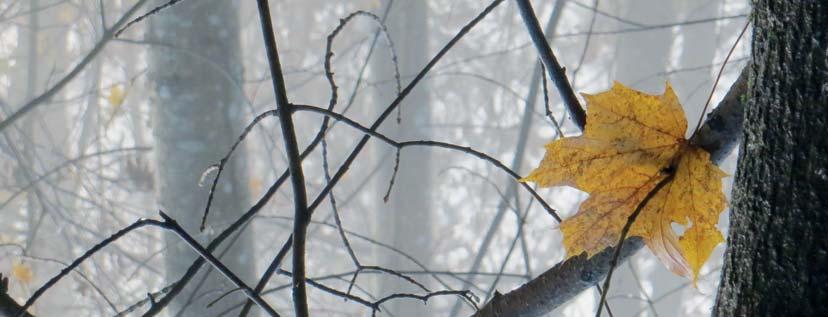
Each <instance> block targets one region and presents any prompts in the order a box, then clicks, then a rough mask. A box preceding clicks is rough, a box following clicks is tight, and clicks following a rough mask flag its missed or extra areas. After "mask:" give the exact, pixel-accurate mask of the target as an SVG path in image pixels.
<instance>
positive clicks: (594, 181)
mask: <svg viewBox="0 0 828 317" xmlns="http://www.w3.org/2000/svg"><path fill="white" fill-rule="evenodd" d="M583 96H584V98H586V101H587V111H588V112H587V125H586V128H585V131H584V133H583V134H582V135H581V136H577V137H567V138H563V139H559V140H556V141H554V142H552V143H550V144H548V145H547V146H546V155H545V157H544V158H543V161H542V162H541V163H540V166H538V168H536V169H535V170H533V171H532V172H531V173H530V174H529V176H527V177H526V178H524V179H523V180H522V181H531V182H535V183H537V184H538V185H540V186H541V187H549V186H560V185H568V186H572V187H575V188H578V189H580V190H583V191H585V192H587V193H589V198H587V200H586V201H584V202H583V203H582V204H581V206H580V208H579V211H578V213H577V214H576V215H574V216H572V217H570V218H568V219H566V220H564V221H563V222H562V223H561V231H562V232H563V235H564V246H565V248H566V251H567V256H568V257H573V256H576V255H578V254H581V253H583V252H586V253H587V256H592V255H594V254H596V253H598V252H601V251H602V250H604V249H605V248H607V247H613V246H615V244H617V243H618V239H619V238H620V236H621V232H622V229H623V228H624V225H625V224H626V223H627V219H628V217H629V216H630V215H631V214H632V213H633V212H634V211H635V209H636V208H637V207H638V206H639V205H640V204H641V203H642V202H643V201H644V199H645V197H646V196H647V195H648V194H649V193H650V191H652V190H653V189H654V188H655V187H656V186H657V185H658V183H659V182H661V181H662V180H664V179H665V178H666V177H668V176H669V175H670V174H671V173H672V174H673V179H672V180H670V181H669V183H666V184H665V185H664V186H663V187H662V188H661V189H660V190H659V191H658V192H657V193H655V195H653V197H652V198H651V199H650V200H649V201H648V202H647V203H646V205H644V206H643V207H642V209H641V212H640V214H639V215H638V217H637V218H636V221H635V223H633V225H632V227H631V228H630V232H629V236H631V237H632V236H638V237H641V238H643V239H644V241H645V243H646V244H647V246H648V247H649V248H650V250H651V251H652V252H653V253H654V254H655V255H657V256H658V257H659V258H660V259H661V261H662V263H664V264H665V265H666V266H667V267H668V268H669V269H670V270H671V271H673V272H674V273H676V274H678V275H682V276H688V277H691V278H692V279H693V281H694V282H695V281H696V278H697V276H698V272H699V270H700V269H701V266H702V265H703V264H704V262H706V261H707V258H708V257H710V253H711V252H712V251H713V248H714V247H715V246H716V245H717V244H719V243H720V242H722V241H723V239H722V234H721V233H720V232H719V230H718V229H717V228H716V223H717V222H718V220H719V214H720V213H721V212H722V211H723V210H724V208H725V204H726V203H725V197H724V194H723V193H722V184H721V179H722V177H724V176H726V174H725V173H724V172H722V171H721V170H720V169H719V168H718V167H716V166H715V165H713V163H712V162H710V155H709V154H708V153H707V152H706V151H704V150H703V149H701V148H698V147H696V146H694V145H693V144H690V142H689V141H687V140H686V139H685V137H684V135H685V132H686V130H687V120H686V119H685V117H684V110H683V109H682V107H681V104H680V103H679V101H678V98H677V97H676V95H675V93H674V92H673V89H672V88H671V87H670V85H669V84H667V87H666V89H665V92H664V94H662V95H649V94H645V93H642V92H639V91H636V90H633V89H630V88H628V87H626V86H624V85H622V84H620V83H618V82H616V83H614V84H613V86H612V88H611V89H610V90H609V91H607V92H604V93H600V94H597V95H587V94H583ZM673 223H676V224H679V225H682V226H685V228H686V230H685V232H684V234H683V236H681V237H680V238H679V237H678V235H677V234H676V232H675V231H674V230H673V228H672V224H673Z"/></svg>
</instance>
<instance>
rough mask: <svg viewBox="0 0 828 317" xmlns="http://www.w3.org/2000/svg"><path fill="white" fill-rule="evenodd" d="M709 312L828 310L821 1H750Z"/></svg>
mask: <svg viewBox="0 0 828 317" xmlns="http://www.w3.org/2000/svg"><path fill="white" fill-rule="evenodd" d="M753 10H754V11H753V16H754V31H753V48H752V57H753V64H752V65H751V68H750V81H749V82H750V84H749V88H748V96H749V103H748V105H747V107H746V109H745V130H744V140H745V142H744V143H743V145H742V146H741V155H740V157H739V163H738V171H737V173H736V179H735V185H734V189H733V203H732V204H733V208H732V210H731V214H730V223H731V228H730V234H729V237H728V249H727V251H726V255H725V263H724V270H723V274H722V282H721V284H720V286H719V294H718V297H717V301H716V308H715V309H714V314H715V315H717V316H816V315H822V316H824V314H825V313H826V312H828V290H826V288H825V285H826V284H828V269H827V268H828V230H826V229H825V228H826V225H828V212H827V211H828V195H826V192H828V171H826V169H828V138H825V136H824V130H825V126H826V124H828V56H827V55H828V54H826V52H827V51H828V3H826V2H824V1H786V0H761V1H755V2H754V8H753Z"/></svg>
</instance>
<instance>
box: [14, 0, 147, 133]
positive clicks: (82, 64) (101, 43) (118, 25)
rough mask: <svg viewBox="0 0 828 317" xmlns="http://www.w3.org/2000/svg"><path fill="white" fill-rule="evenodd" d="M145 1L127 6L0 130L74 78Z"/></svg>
mask: <svg viewBox="0 0 828 317" xmlns="http://www.w3.org/2000/svg"><path fill="white" fill-rule="evenodd" d="M146 2H147V0H140V1H138V3H136V4H135V5H133V6H132V7H131V8H129V10H127V12H126V13H124V15H123V16H121V18H120V19H119V20H118V21H117V22H115V24H113V25H112V27H110V28H108V29H106V31H104V33H103V36H102V37H101V40H100V41H98V43H97V44H95V47H93V48H92V50H91V51H89V53H87V54H86V56H84V58H83V59H82V60H81V61H80V62H79V63H78V64H77V65H75V67H74V68H72V70H71V71H69V73H68V74H66V76H63V78H61V79H60V80H59V81H58V82H57V83H56V84H55V85H54V86H52V88H49V89H48V90H46V91H45V92H43V93H42V94H40V96H37V97H35V98H34V99H32V100H31V101H29V102H27V103H26V104H25V105H23V106H22V107H20V109H18V110H17V111H15V112H14V113H12V114H11V115H10V116H9V117H8V118H6V119H5V120H3V121H0V131H3V130H4V129H6V128H7V127H9V126H10V125H11V124H12V123H14V122H15V121H17V120H18V119H20V118H22V117H23V115H25V114H26V113H28V112H29V111H32V110H34V108H35V107H37V106H40V105H41V104H43V103H44V102H46V101H47V100H49V99H51V98H52V97H53V96H54V95H55V94H57V93H58V91H60V90H61V89H63V87H64V86H66V84H68V83H69V82H70V81H72V79H74V78H75V76H77V75H78V74H80V72H81V71H82V70H83V69H84V68H85V67H86V65H88V64H89V63H90V62H92V60H94V59H95V57H96V56H98V54H100V53H101V51H103V49H104V47H105V46H106V44H107V43H109V41H110V40H112V39H113V38H115V32H116V31H117V30H118V29H120V28H121V27H122V26H123V25H124V24H126V23H127V21H129V17H130V16H132V14H134V13H135V11H138V8H140V7H141V6H143V5H144V3H146Z"/></svg>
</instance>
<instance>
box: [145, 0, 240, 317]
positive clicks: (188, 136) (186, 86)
mask: <svg viewBox="0 0 828 317" xmlns="http://www.w3.org/2000/svg"><path fill="white" fill-rule="evenodd" d="M163 2H166V1H159V2H157V3H163ZM238 6H239V4H238V2H235V1H221V0H208V1H198V2H193V3H191V4H190V5H187V6H177V7H172V8H170V9H168V10H166V11H164V12H163V13H161V14H158V15H156V16H153V17H152V18H151V19H149V25H150V27H149V30H148V32H147V40H148V41H149V42H150V43H153V45H152V46H151V47H150V54H149V65H150V70H149V72H150V76H151V79H152V80H153V82H154V84H155V87H154V94H153V96H152V98H153V104H152V108H153V117H152V120H153V121H152V129H153V136H154V138H155V149H156V152H155V155H156V160H157V161H156V164H157V175H156V177H157V181H156V184H158V186H156V187H157V188H156V189H157V197H158V203H159V208H160V209H162V210H164V211H165V212H167V213H168V214H169V215H171V216H172V217H173V218H175V219H176V220H177V221H178V222H179V223H180V224H181V226H182V227H184V229H185V230H187V231H188V232H190V233H191V234H193V235H194V236H196V237H197V238H198V239H199V242H201V243H202V244H205V245H206V242H208V241H211V240H212V239H214V238H215V236H216V235H217V233H218V232H221V229H222V226H223V225H225V224H227V223H230V222H231V221H233V220H235V219H237V218H238V217H239V215H240V214H241V213H242V212H244V210H246V209H247V206H246V204H247V202H248V193H247V186H248V182H247V175H246V174H245V168H244V166H245V165H244V164H245V158H246V156H245V155H244V150H243V148H240V149H239V150H237V151H236V152H235V153H234V154H233V156H232V158H231V159H230V161H229V162H228V165H227V166H226V168H225V170H224V172H222V174H221V181H220V182H219V183H218V186H217V187H216V193H215V197H214V201H213V204H212V207H211V211H210V216H209V217H208V219H207V229H206V230H205V232H203V233H199V224H200V221H201V216H202V214H203V212H204V208H205V206H206V202H207V195H208V193H209V188H210V184H211V182H212V180H213V177H215V172H213V173H211V174H209V175H207V177H206V178H205V180H204V186H203V187H199V180H200V178H201V176H202V173H203V172H204V171H205V170H206V169H207V168H208V167H209V166H210V165H212V164H215V163H218V160H219V159H221V157H223V156H224V154H225V153H226V152H227V151H228V149H229V148H230V145H232V143H233V141H234V140H235V139H236V138H237V137H238V135H239V133H240V132H241V131H242V124H243V120H244V116H243V114H244V113H245V111H243V109H244V108H243V106H244V103H243V102H244V101H243V99H242V98H243V95H242V94H241V92H240V91H238V89H237V88H235V87H238V83H239V82H240V81H241V79H242V64H241V57H240V56H241V54H240V53H241V46H240V43H239V21H238V16H237V15H238ZM233 81H235V84H234V83H233ZM246 232H247V233H246V234H244V235H242V236H241V237H236V238H238V239H231V241H233V240H235V242H234V244H233V246H232V247H231V248H230V249H229V250H224V249H222V248H219V249H218V250H217V252H216V253H215V254H214V255H216V256H217V257H219V258H221V259H222V261H223V262H224V264H226V265H227V266H228V267H229V268H230V269H232V270H233V271H234V272H235V273H236V274H237V275H239V276H240V277H241V278H242V279H243V280H245V282H248V283H249V282H251V281H252V275H251V273H252V267H253V260H252V258H251V255H252V252H250V250H251V248H250V245H251V241H252V239H251V238H250V235H249V234H250V229H249V228H248V229H247V230H246ZM164 241H165V242H166V244H167V246H168V249H167V252H166V253H165V262H166V267H167V275H168V280H177V279H178V278H180V277H181V275H182V274H183V273H184V272H185V271H186V270H187V268H188V267H189V266H190V264H191V263H192V262H193V260H194V259H195V257H196V254H195V253H194V252H193V251H192V250H191V249H190V248H189V247H188V246H187V245H185V244H184V243H182V242H181V241H180V240H179V239H178V238H176V237H175V236H173V235H172V234H165V239H164ZM225 251H226V252H225ZM204 272H209V273H208V274H207V276H205V274H204ZM194 281H195V283H191V284H190V285H188V286H187V288H186V289H185V290H184V292H183V293H182V294H180V295H179V296H177V297H176V298H175V300H174V301H173V303H172V305H171V307H170V308H171V309H170V312H171V313H172V314H178V313H179V312H180V311H183V315H184V316H214V315H216V314H217V312H221V311H223V310H225V309H227V308H228V306H229V305H232V304H236V303H238V302H240V301H241V300H242V298H243V297H242V296H241V295H240V292H238V293H236V294H231V297H232V298H225V299H223V300H221V301H219V302H218V303H217V304H216V305H213V306H212V307H211V308H209V309H208V308H207V307H206V305H207V304H208V303H209V302H211V301H213V300H214V299H216V298H217V297H218V296H220V295H222V294H223V293H224V292H227V291H230V290H232V289H233V288H234V287H233V285H231V284H230V283H229V282H228V281H226V280H225V279H224V278H223V277H222V276H221V275H220V274H218V273H216V272H214V271H212V270H209V269H203V270H202V272H201V274H199V275H196V276H195V280H194Z"/></svg>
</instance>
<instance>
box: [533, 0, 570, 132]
mask: <svg viewBox="0 0 828 317" xmlns="http://www.w3.org/2000/svg"><path fill="white" fill-rule="evenodd" d="M517 5H518V10H519V11H520V17H521V18H522V19H523V23H524V24H526V29H527V31H529V36H530V37H531V38H532V42H533V43H534V44H535V48H536V49H537V50H538V55H540V58H541V61H543V65H544V66H546V71H547V72H548V73H549V77H551V78H552V82H553V83H554V84H555V87H557V88H558V93H560V94H561V99H563V103H564V105H566V109H567V111H569V115H571V116H572V121H574V122H575V124H576V125H577V126H578V128H579V129H581V130H584V126H585V125H586V111H584V108H582V107H581V103H580V102H579V101H578V97H575V91H573V90H572V85H570V84H569V80H568V79H567V78H566V70H565V69H563V67H561V64H560V63H558V59H557V58H555V53H553V52H552V48H551V47H550V46H549V42H547V41H546V37H545V36H544V35H543V30H541V27H540V23H538V17H536V16H535V11H534V10H533V9H532V4H531V3H529V0H517Z"/></svg>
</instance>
